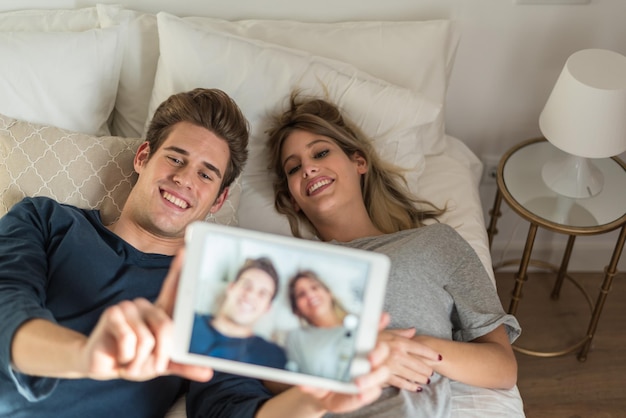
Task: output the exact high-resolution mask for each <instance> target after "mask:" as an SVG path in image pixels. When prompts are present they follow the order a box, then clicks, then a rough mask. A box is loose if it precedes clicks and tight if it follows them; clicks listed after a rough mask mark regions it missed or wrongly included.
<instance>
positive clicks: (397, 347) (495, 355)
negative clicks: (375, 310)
mask: <svg viewBox="0 0 626 418" xmlns="http://www.w3.org/2000/svg"><path fill="white" fill-rule="evenodd" d="M412 334H414V330H387V331H384V332H382V333H381V335H380V339H381V340H383V341H385V342H386V343H387V344H388V345H389V347H390V351H391V355H390V356H389V360H388V362H387V365H388V367H389V369H390V371H391V377H390V379H389V382H388V383H389V384H390V385H392V386H396V387H398V388H401V389H407V390H412V391H415V390H419V388H420V387H421V386H423V385H424V384H428V382H429V377H430V375H431V374H432V373H433V372H437V373H439V374H441V375H442V376H446V377H448V378H450V379H453V380H457V381H459V382H462V383H466V384H469V385H473V386H480V387H486V388H494V389H509V388H511V387H513V386H515V384H516V382H517V361H516V360H515V355H514V354H513V349H512V348H511V344H510V343H509V338H508V336H507V333H506V331H505V328H504V325H500V326H499V327H498V328H496V329H494V330H493V331H491V332H489V333H487V334H485V335H483V336H481V337H479V338H476V339H475V340H473V341H470V342H459V341H451V340H445V339H441V338H435V337H431V336H427V335H416V336H414V335H412ZM430 350H432V351H434V352H436V353H439V354H440V355H441V359H440V360H439V359H437V360H435V359H434V358H433V356H432V354H431V351H430Z"/></svg>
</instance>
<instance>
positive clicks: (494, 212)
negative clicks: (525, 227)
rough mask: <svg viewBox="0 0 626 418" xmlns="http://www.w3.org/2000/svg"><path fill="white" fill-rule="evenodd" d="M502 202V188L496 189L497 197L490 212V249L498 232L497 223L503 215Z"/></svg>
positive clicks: (488, 233) (488, 235) (488, 230)
mask: <svg viewBox="0 0 626 418" xmlns="http://www.w3.org/2000/svg"><path fill="white" fill-rule="evenodd" d="M501 204H502V193H500V190H497V191H496V198H495V200H494V202H493V209H491V212H489V215H491V219H490V220H489V228H487V237H488V238H489V249H491V244H492V243H493V237H494V235H496V234H497V233H498V230H497V229H496V223H497V222H498V218H499V217H500V216H501V215H502V213H501V212H500V206H501Z"/></svg>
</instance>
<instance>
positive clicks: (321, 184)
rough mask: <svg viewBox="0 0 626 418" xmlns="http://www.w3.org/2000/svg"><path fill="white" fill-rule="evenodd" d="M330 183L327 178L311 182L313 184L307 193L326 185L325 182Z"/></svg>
mask: <svg viewBox="0 0 626 418" xmlns="http://www.w3.org/2000/svg"><path fill="white" fill-rule="evenodd" d="M330 183H331V181H330V180H329V179H324V180H320V181H318V182H316V183H315V184H313V186H311V187H309V194H311V193H313V192H314V191H316V190H317V189H319V188H320V187H322V186H326V185H327V184H330Z"/></svg>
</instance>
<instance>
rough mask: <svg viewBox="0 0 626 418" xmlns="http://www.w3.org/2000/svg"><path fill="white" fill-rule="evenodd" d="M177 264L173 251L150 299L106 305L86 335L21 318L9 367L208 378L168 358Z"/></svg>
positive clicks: (48, 372) (95, 375)
mask: <svg viewBox="0 0 626 418" xmlns="http://www.w3.org/2000/svg"><path fill="white" fill-rule="evenodd" d="M181 267H182V255H181V254H179V255H178V256H177V257H175V258H174V260H173V261H172V265H171V267H170V270H169V272H168V275H167V277H166V278H165V281H164V283H163V286H162V289H161V293H160V294H159V298H158V299H157V301H156V302H155V303H154V304H152V303H150V302H149V301H147V300H145V299H141V298H139V299H135V300H133V301H123V302H121V303H118V304H117V305H113V306H111V307H109V308H107V309H106V310H105V311H104V313H103V314H102V316H101V317H100V320H99V321H98V324H97V325H96V327H95V328H94V330H93V332H92V333H91V334H90V335H89V337H87V336H84V335H82V334H80V333H77V332H75V331H72V330H69V329H67V328H64V327H61V326H59V325H56V324H53V323H52V322H50V321H47V320H43V319H32V320H29V321H27V322H25V323H24V324H23V325H22V326H20V327H19V328H18V330H17V332H16V333H15V335H14V337H13V340H12V343H11V359H12V365H13V367H14V369H15V370H16V371H18V372H20V373H23V374H29V375H35V376H47V377H63V378H85V377H87V378H91V379H102V380H104V379H116V378H123V379H129V380H148V379H152V378H154V377H156V376H160V375H164V374H178V375H180V376H182V377H186V378H189V379H194V380H202V381H205V380H208V379H210V378H211V376H212V370H211V369H209V368H206V367H195V366H188V365H183V364H178V363H174V362H171V361H170V358H169V355H170V343H171V340H172V331H173V330H172V319H171V314H172V311H173V306H174V301H175V298H176V287H177V283H178V278H179V276H180V271H181Z"/></svg>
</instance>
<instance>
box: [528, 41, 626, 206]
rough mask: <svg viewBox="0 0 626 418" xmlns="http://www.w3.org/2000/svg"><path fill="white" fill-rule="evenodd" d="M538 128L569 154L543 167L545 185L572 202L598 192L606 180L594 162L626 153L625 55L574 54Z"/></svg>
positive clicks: (592, 51)
mask: <svg viewBox="0 0 626 418" xmlns="http://www.w3.org/2000/svg"><path fill="white" fill-rule="evenodd" d="M539 128H540V129H541V132H542V133H543V136H545V137H546V139H547V140H548V141H550V142H551V143H552V144H553V145H554V146H556V147H557V148H559V149H561V150H562V151H565V153H566V154H565V155H564V156H562V157H560V158H558V159H556V160H553V161H549V162H548V163H546V164H545V165H544V166H543V168H542V171H541V176H542V178H543V181H544V182H545V184H546V185H547V186H548V187H549V188H550V189H552V190H553V191H555V192H556V193H558V194H560V195H563V196H567V197H571V198H585V197H592V196H595V195H596V194H598V193H599V192H600V191H601V190H602V185H603V182H604V179H603V176H602V173H600V171H599V170H598V169H597V168H596V167H595V166H594V164H593V160H590V159H593V158H608V157H612V156H615V155H618V154H621V153H622V152H624V151H626V57H625V56H623V55H621V54H618V53H616V52H613V51H608V50H605V49H584V50H581V51H578V52H575V53H574V54H572V55H571V56H570V57H569V58H568V59H567V61H566V62H565V66H564V67H563V70H562V71H561V74H560V76H559V78H558V79H557V81H556V84H555V86H554V88H553V90H552V93H550V96H549V97H548V101H547V102H546V105H545V107H544V108H543V111H542V112H541V115H540V116H539Z"/></svg>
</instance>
